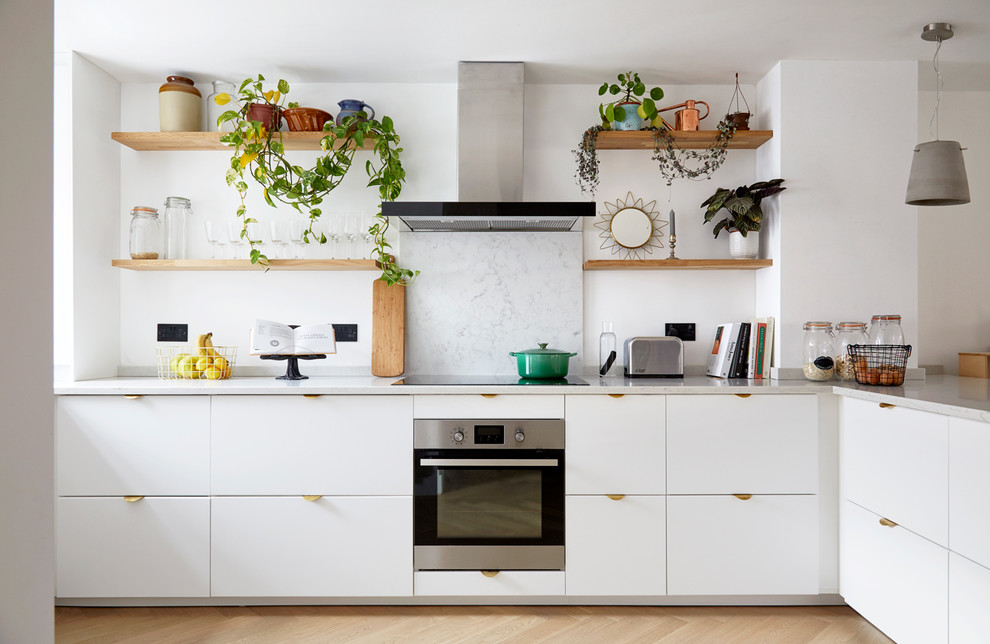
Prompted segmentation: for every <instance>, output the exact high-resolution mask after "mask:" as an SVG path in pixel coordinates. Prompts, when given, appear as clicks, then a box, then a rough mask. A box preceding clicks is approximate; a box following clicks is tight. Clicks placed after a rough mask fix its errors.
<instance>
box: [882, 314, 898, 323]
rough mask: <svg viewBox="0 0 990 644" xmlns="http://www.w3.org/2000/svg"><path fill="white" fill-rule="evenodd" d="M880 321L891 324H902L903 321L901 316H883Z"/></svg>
mask: <svg viewBox="0 0 990 644" xmlns="http://www.w3.org/2000/svg"><path fill="white" fill-rule="evenodd" d="M880 319H881V320H887V321H889V322H900V321H901V316H899V315H881V316H880Z"/></svg>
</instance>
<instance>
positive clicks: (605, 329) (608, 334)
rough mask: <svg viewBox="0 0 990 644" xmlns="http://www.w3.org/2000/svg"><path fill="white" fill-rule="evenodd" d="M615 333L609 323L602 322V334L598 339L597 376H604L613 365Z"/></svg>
mask: <svg viewBox="0 0 990 644" xmlns="http://www.w3.org/2000/svg"><path fill="white" fill-rule="evenodd" d="M615 358H616V354H615V332H614V331H613V330H612V323H611V322H602V334H601V336H599V338H598V375H600V376H606V375H608V372H609V370H610V369H611V368H612V365H613V364H615Z"/></svg>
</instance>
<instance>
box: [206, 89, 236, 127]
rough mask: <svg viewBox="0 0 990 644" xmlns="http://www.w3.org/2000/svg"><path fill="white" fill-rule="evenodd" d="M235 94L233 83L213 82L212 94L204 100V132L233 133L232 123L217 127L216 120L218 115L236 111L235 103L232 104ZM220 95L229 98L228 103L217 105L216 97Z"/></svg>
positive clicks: (224, 123)
mask: <svg viewBox="0 0 990 644" xmlns="http://www.w3.org/2000/svg"><path fill="white" fill-rule="evenodd" d="M236 92H237V88H236V87H234V84H233V83H228V82H227V81H222V80H215V81H213V93H212V94H210V95H209V96H208V97H207V98H206V130H207V132H216V131H218V130H219V131H220V132H233V131H234V122H233V121H224V122H223V123H221V124H220V125H219V126H218V125H217V119H219V118H220V115H221V114H223V113H224V112H228V111H234V112H236V111H237V108H238V106H237V103H235V102H234V96H235V94H236ZM221 94H227V95H228V96H229V97H230V100H229V102H227V103H225V104H224V105H217V100H216V99H217V96H219V95H221Z"/></svg>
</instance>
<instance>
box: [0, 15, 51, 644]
mask: <svg viewBox="0 0 990 644" xmlns="http://www.w3.org/2000/svg"><path fill="white" fill-rule="evenodd" d="M52 21H53V10H52V3H51V2H50V1H47V2H46V1H41V2H39V1H37V0H5V2H3V3H0V60H2V61H3V65H2V66H0V86H2V87H4V88H5V90H6V91H4V92H3V93H2V95H0V114H4V115H5V116H6V117H7V118H6V119H5V120H6V121H7V123H6V126H5V127H4V132H3V136H2V137H0V146H2V148H3V154H0V193H2V194H3V201H2V202H0V204H2V205H0V217H2V220H3V222H4V229H3V235H0V257H3V260H4V263H5V273H6V274H5V275H4V277H3V279H0V302H3V315H2V316H0V335H2V337H3V338H4V339H5V343H4V351H3V369H2V370H0V417H2V419H3V420H2V421H0V490H2V491H3V493H2V495H0V642H31V643H32V644H34V643H35V642H38V643H40V642H50V641H52V639H53V638H54V625H53V619H52V618H53V612H52V604H53V599H52V598H53V596H54V594H55V593H54V590H55V589H54V580H55V570H54V562H55V551H54V538H53V534H54V527H53V524H54V519H53V515H54V512H53V504H54V494H55V491H54V485H53V471H52V454H53V451H54V446H53V425H54V398H53V396H52V301H51V297H52V245H51V241H50V240H51V239H52V144H53V142H52V96H53V93H52V69H53V65H54V61H53V56H52Z"/></svg>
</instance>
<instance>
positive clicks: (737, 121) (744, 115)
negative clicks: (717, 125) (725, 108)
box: [725, 72, 752, 130]
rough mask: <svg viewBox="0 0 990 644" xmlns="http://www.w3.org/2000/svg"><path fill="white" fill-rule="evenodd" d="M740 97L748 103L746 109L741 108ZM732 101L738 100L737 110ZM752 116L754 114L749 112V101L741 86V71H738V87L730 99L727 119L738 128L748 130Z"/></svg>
mask: <svg viewBox="0 0 990 644" xmlns="http://www.w3.org/2000/svg"><path fill="white" fill-rule="evenodd" d="M739 99H742V102H743V103H744V104H745V105H746V110H745V111H743V110H742V109H740V107H739ZM732 101H735V102H736V107H735V110H733V109H732ZM750 116H752V115H751V114H750V112H749V101H747V100H746V97H745V96H743V93H742V90H741V89H740V88H739V72H736V89H735V91H733V92H732V98H730V99H729V112H728V113H727V114H726V115H725V120H726V122H727V123H728V124H729V125H731V126H732V127H734V128H735V129H736V130H748V129H749V117H750Z"/></svg>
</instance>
